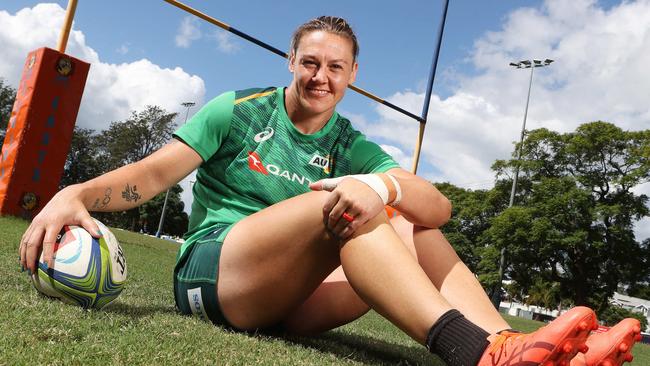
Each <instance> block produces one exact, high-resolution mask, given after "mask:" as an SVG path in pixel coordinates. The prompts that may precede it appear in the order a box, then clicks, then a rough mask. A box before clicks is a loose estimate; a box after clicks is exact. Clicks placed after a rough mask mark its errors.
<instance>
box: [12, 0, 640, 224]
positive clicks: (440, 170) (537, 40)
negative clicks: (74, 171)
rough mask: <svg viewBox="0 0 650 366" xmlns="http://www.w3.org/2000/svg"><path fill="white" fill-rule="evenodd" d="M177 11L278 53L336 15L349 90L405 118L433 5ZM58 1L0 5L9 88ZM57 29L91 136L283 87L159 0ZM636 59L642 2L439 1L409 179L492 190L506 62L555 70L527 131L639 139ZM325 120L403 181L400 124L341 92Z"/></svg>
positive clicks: (86, 16) (507, 86) (517, 101)
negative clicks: (354, 58)
mask: <svg viewBox="0 0 650 366" xmlns="http://www.w3.org/2000/svg"><path fill="white" fill-rule="evenodd" d="M109 4H110V5H109ZM187 4H188V5H190V6H192V7H195V8H197V9H198V10H200V11H203V12H205V13H207V14H209V15H211V16H213V17H215V18H217V19H219V20H221V21H223V22H225V23H228V24H230V25H231V26H233V27H235V28H237V29H239V30H241V31H243V32H246V33H248V34H250V35H252V36H254V37H257V38H259V39H261V40H263V41H265V42H267V43H269V44H271V45H273V46H275V47H277V48H279V49H282V50H286V49H287V48H288V43H289V38H290V36H291V33H292V31H293V29H294V28H295V27H296V26H298V25H299V24H300V23H302V22H304V21H306V20H308V19H310V18H313V17H315V16H318V15H322V14H331V15H339V16H343V17H345V18H346V19H348V20H349V21H350V23H351V24H352V25H353V27H354V28H355V30H356V32H357V34H358V38H359V41H360V44H361V53H360V57H359V63H360V71H359V76H358V78H357V83H356V84H357V85H358V86H360V87H362V88H364V89H367V90H369V91H371V92H373V93H375V94H377V95H379V96H380V97H383V98H386V99H388V100H390V101H391V102H393V103H395V104H397V105H400V106H402V107H403V108H405V109H408V110H410V111H412V112H414V113H416V114H420V113H421V109H422V103H423V94H424V88H425V84H426V80H427V77H428V73H429V67H430V63H431V59H432V55H433V47H434V44H435V37H436V32H437V28H438V24H439V21H440V12H441V10H442V2H440V1H433V0H432V1H423V0H418V1H415V0H404V1H400V2H395V1H390V2H389V1H372V2H370V1H342V0H331V1H328V2H314V3H309V4H307V3H306V2H304V1H303V2H300V1H294V0H289V1H274V2H269V1H247V2H233V1H229V2H223V1H190V0H188V1H187ZM66 5H67V1H53V2H48V3H44V2H39V1H29V0H21V1H16V0H3V1H2V3H0V24H4V25H3V26H2V27H0V50H2V51H0V54H1V55H2V61H3V62H1V63H0V77H3V78H5V79H6V80H7V81H8V82H9V83H10V84H12V85H17V83H18V80H19V78H20V72H21V67H22V64H23V62H24V58H25V56H26V54H27V52H29V51H30V50H32V49H35V48H38V47H42V46H48V47H52V48H54V47H55V46H56V41H57V37H58V33H59V30H60V25H61V23H62V19H63V14H64V9H65V7H66ZM73 30H74V31H73V34H72V35H71V37H70V43H69V46H68V51H67V52H68V53H69V54H71V55H73V56H76V57H79V58H81V59H84V60H86V61H88V62H91V64H92V66H91V73H90V75H89V80H88V83H87V86H86V90H85V93H84V98H83V100H82V106H81V110H80V114H79V118H78V121H77V123H78V124H79V125H81V126H83V127H90V128H95V129H98V130H99V129H103V128H106V127H107V126H108V124H109V123H110V121H113V120H120V119H124V118H126V117H127V116H128V114H129V112H130V111H131V110H138V109H141V108H143V107H144V105H146V104H157V105H161V106H163V107H164V108H166V109H167V110H170V111H178V112H184V110H183V109H182V107H180V103H181V102H184V101H194V102H197V103H198V104H199V106H200V105H202V104H203V103H205V102H206V101H208V100H210V99H211V98H212V97H214V96H216V95H218V94H220V93H222V92H224V91H227V90H232V89H242V88H248V87H252V86H268V85H278V86H281V85H287V84H288V83H289V81H290V74H289V73H288V71H287V69H286V62H285V60H283V59H282V58H280V57H279V56H276V55H274V54H271V53H270V52H268V51H266V50H264V49H261V48H260V47H258V46H255V45H253V44H250V43H248V42H247V41H245V40H242V39H240V38H237V37H236V36H233V35H230V34H228V33H225V32H224V31H221V30H219V29H218V28H217V27H215V26H213V25H211V24H209V23H206V22H204V21H202V20H198V19H194V18H193V17H191V16H189V15H188V14H186V13H185V12H183V11H181V10H180V9H177V8H175V7H173V6H171V5H169V4H167V3H165V2H164V1H161V0H158V1H153V0H143V1H125V0H114V1H111V2H105V1H80V2H79V5H78V8H77V13H76V16H75V24H74V29H73ZM649 49H650V0H637V1H597V0H574V1H565V0H544V1H542V0H519V1H516V0H493V1H470V0H451V4H450V8H449V15H448V18H447V27H446V29H445V38H444V41H443V46H442V50H441V55H440V62H439V65H438V74H437V76H436V83H435V84H434V95H433V98H432V100H431V107H430V109H429V123H428V125H427V132H426V134H425V139H424V144H423V150H422V156H421V159H420V169H419V171H418V173H419V174H420V175H421V176H423V177H425V178H427V179H430V180H434V181H450V182H451V183H454V184H456V185H459V186H462V187H465V188H472V189H479V188H490V187H491V186H492V184H493V180H494V175H493V173H492V172H491V170H490V166H491V164H492V162H493V161H494V160H495V159H504V158H508V157H509V156H510V154H511V153H512V149H513V145H512V143H513V141H515V140H516V139H518V136H519V132H520V129H521V122H522V118H523V112H524V105H525V97H526V95H525V93H526V91H527V86H528V73H527V72H525V71H522V70H514V69H512V68H511V67H509V66H508V63H509V62H510V61H515V60H519V59H526V58H542V59H543V58H547V57H548V58H552V59H555V60H556V62H555V63H554V64H552V65H551V66H550V67H548V68H544V69H538V70H536V73H535V79H534V82H533V90H532V95H531V104H530V110H529V114H528V117H529V118H528V129H533V128H539V127H547V128H550V129H553V130H557V131H561V132H566V131H571V130H573V129H575V127H577V126H578V125H579V124H581V123H584V122H588V121H593V120H598V119H600V120H605V121H609V122H613V123H616V124H617V125H619V126H621V127H622V128H624V129H633V130H636V129H648V128H650V122H649V121H650V109H649V107H648V103H647V97H646V95H645V94H646V93H645V92H642V91H644V90H649V89H650V74H649V73H647V71H646V70H647V64H649V63H650V51H647V50H649ZM197 107H198V106H197ZM196 110H197V108H194V109H192V110H191V112H190V115H191V114H193V113H194V112H196ZM339 112H341V113H342V114H344V115H346V116H347V117H349V118H350V119H351V120H352V122H353V124H355V125H356V126H357V127H358V128H359V129H360V130H362V131H363V132H364V133H366V134H367V135H368V136H369V137H370V138H371V139H373V140H375V141H378V142H379V143H381V144H382V146H383V147H384V148H385V149H386V150H387V151H389V152H390V153H391V154H393V155H394V157H395V158H396V159H397V160H398V161H399V162H400V163H401V164H402V166H403V167H404V168H406V169H410V167H411V156H412V153H413V147H414V144H415V141H416V135H417V128H418V126H417V123H416V122H414V121H413V120H411V119H409V118H406V117H404V116H401V115H398V114H396V113H394V112H393V111H391V110H388V109H387V108H385V107H381V106H378V105H377V104H376V103H375V102H373V101H371V100H369V99H367V98H365V97H362V96H359V95H356V93H354V92H352V91H349V92H348V94H347V95H346V98H345V100H344V101H343V102H342V103H341V105H340V106H339ZM180 116H181V117H183V116H184V113H181V114H180ZM180 122H182V120H181V118H179V123H180ZM189 180H191V177H190V178H188V179H187V180H186V181H185V184H187V185H188V186H187V187H186V190H187V188H189V184H188V183H187V182H188V181H189ZM647 186H648V185H644V186H641V187H639V191H640V192H644V193H650V188H648V187H647ZM189 199H190V198H189V196H188V197H186V200H189ZM647 234H648V235H650V229H649V230H647ZM644 235H645V233H644ZM648 235H645V236H648Z"/></svg>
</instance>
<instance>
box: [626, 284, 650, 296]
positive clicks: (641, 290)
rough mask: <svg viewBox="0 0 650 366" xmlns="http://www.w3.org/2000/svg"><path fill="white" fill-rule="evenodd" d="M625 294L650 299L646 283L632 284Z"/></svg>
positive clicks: (649, 287) (648, 287) (649, 289)
mask: <svg viewBox="0 0 650 366" xmlns="http://www.w3.org/2000/svg"><path fill="white" fill-rule="evenodd" d="M627 295H628V296H632V297H638V298H640V299H644V300H650V285H648V284H647V283H637V284H634V285H632V286H630V288H628V289H627Z"/></svg>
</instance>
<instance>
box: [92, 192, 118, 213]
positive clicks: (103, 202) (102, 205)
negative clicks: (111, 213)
mask: <svg viewBox="0 0 650 366" xmlns="http://www.w3.org/2000/svg"><path fill="white" fill-rule="evenodd" d="M111 193H113V190H112V189H111V188H106V191H104V198H103V199H102V200H101V201H100V200H99V198H97V199H96V200H95V203H94V204H93V207H92V209H93V210H96V209H104V208H106V207H107V206H108V204H109V202H111Z"/></svg>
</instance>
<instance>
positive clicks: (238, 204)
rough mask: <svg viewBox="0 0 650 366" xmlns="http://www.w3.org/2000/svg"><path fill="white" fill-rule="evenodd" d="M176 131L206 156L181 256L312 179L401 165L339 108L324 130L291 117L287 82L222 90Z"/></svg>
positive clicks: (293, 193) (301, 189) (299, 190)
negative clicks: (303, 126)
mask: <svg viewBox="0 0 650 366" xmlns="http://www.w3.org/2000/svg"><path fill="white" fill-rule="evenodd" d="M174 136H175V137H176V138H178V139H180V140H182V141H183V142H185V143H186V144H187V145H188V146H190V147H191V148H192V149H194V150H195V151H196V152H197V153H198V154H199V155H201V158H202V159H203V163H202V164H201V166H200V167H199V169H198V171H197V174H196V182H195V184H194V186H193V188H192V190H193V195H194V202H193V203H192V213H191V215H190V223H189V228H188V232H187V234H186V235H185V240H186V242H185V244H184V245H183V247H182V248H181V251H180V253H179V259H180V258H182V256H183V253H184V252H185V251H186V250H187V248H188V247H189V246H191V245H192V243H193V242H194V241H196V240H197V239H198V238H201V237H202V236H204V235H205V234H207V233H208V232H210V230H213V229H214V227H215V225H217V224H232V223H235V222H237V221H239V220H241V219H242V218H244V217H246V216H248V215H250V214H253V213H255V212H257V211H259V210H262V209H264V208H266V207H268V206H271V205H273V204H275V203H277V202H280V201H283V200H285V199H288V198H291V197H294V196H297V195H299V194H302V193H306V192H308V191H309V187H308V186H309V184H310V183H311V182H316V181H317V180H319V179H323V178H331V177H338V176H343V175H349V174H367V173H374V172H385V171H387V170H389V169H391V168H395V167H398V166H399V165H398V164H397V163H396V162H395V161H394V160H393V159H392V158H391V157H390V156H389V155H388V154H387V153H385V152H384V151H383V150H382V149H381V148H380V147H379V146H378V145H377V144H375V143H373V142H370V141H367V140H366V138H365V137H364V135H363V134H361V133H360V132H359V131H356V130H355V129H354V128H352V126H351V124H350V121H348V120H347V119H345V118H343V117H341V116H340V115H339V114H338V113H336V112H334V114H333V115H332V117H331V118H330V120H329V121H328V122H327V124H326V125H325V126H324V127H323V128H322V129H321V130H320V131H318V132H316V133H314V134H309V135H307V134H303V133H302V132H300V131H299V130H298V129H296V127H295V126H294V125H293V123H292V122H291V121H290V120H289V117H288V116H287V112H286V110H285V107H284V88H266V89H247V90H241V91H235V92H228V93H225V94H222V95H220V96H218V97H217V98H215V99H213V100H212V101H210V102H209V103H208V104H206V105H205V106H204V107H203V108H202V109H201V110H200V111H199V112H198V113H196V115H194V117H192V119H191V120H190V121H189V122H187V123H186V124H185V125H183V126H182V127H181V128H179V129H178V130H177V131H176V132H175V134H174ZM223 235H224V237H225V235H226V233H224V234H223Z"/></svg>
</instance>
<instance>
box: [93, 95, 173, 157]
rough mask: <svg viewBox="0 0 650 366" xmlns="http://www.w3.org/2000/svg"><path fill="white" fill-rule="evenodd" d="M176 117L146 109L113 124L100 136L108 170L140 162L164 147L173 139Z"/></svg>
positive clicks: (151, 107) (155, 109)
mask: <svg viewBox="0 0 650 366" xmlns="http://www.w3.org/2000/svg"><path fill="white" fill-rule="evenodd" d="M176 115H177V113H167V112H166V111H165V110H164V109H162V108H160V107H158V106H147V107H145V109H144V110H143V111H140V112H135V111H134V112H132V113H131V116H130V117H129V118H128V119H126V120H124V121H119V122H112V123H111V125H110V127H109V128H108V129H107V130H104V131H102V133H101V141H102V144H103V148H104V155H105V158H106V161H107V162H108V167H109V169H116V168H119V167H121V166H123V165H126V164H130V163H135V162H136V161H140V160H142V159H144V158H145V157H147V156H149V155H150V154H151V153H153V152H154V151H156V150H158V149H159V148H161V147H162V146H163V145H164V144H165V143H167V142H168V141H169V140H170V139H171V137H172V133H173V132H174V130H175V128H176V124H175V123H174V118H176Z"/></svg>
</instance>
